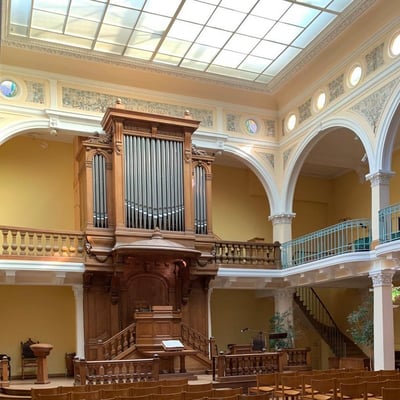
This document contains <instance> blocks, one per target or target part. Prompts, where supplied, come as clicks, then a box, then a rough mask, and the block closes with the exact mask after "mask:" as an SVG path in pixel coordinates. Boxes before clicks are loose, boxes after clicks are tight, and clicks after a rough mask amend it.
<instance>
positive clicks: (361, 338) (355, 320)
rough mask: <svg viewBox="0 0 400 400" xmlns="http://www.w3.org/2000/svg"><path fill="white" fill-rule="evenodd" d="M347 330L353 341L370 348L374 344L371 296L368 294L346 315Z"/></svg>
mask: <svg viewBox="0 0 400 400" xmlns="http://www.w3.org/2000/svg"><path fill="white" fill-rule="evenodd" d="M347 322H348V323H349V325H350V328H349V329H348V332H349V333H350V335H351V337H352V338H353V340H354V343H356V344H359V345H363V346H367V347H369V348H372V346H373V344H374V318H373V297H372V295H369V296H368V297H366V298H365V299H364V300H363V302H362V303H361V304H360V306H359V307H358V309H357V310H355V311H353V312H351V313H350V314H349V315H348V316H347Z"/></svg>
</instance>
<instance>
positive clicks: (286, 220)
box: [268, 213, 296, 225]
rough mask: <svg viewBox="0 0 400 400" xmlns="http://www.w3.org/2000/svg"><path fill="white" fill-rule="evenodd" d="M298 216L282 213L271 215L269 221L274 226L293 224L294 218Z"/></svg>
mask: <svg viewBox="0 0 400 400" xmlns="http://www.w3.org/2000/svg"><path fill="white" fill-rule="evenodd" d="M295 216H296V213H281V214H275V215H270V216H269V217H268V221H271V222H272V224H273V225H277V224H291V223H292V220H293V218H294V217H295Z"/></svg>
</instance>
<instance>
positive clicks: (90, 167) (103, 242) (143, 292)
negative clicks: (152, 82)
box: [74, 104, 217, 359]
mask: <svg viewBox="0 0 400 400" xmlns="http://www.w3.org/2000/svg"><path fill="white" fill-rule="evenodd" d="M102 126H103V130H104V134H97V135H95V136H93V137H90V138H83V137H82V138H78V139H76V141H75V144H74V146H75V154H76V163H75V165H76V171H77V177H78V179H77V182H76V183H77V186H76V194H77V195H78V194H79V199H80V201H79V207H80V212H81V219H80V220H81V229H82V231H84V232H85V235H86V238H87V243H86V251H87V256H86V259H85V269H86V271H85V274H84V308H85V310H84V315H85V324H84V325H85V340H86V347H87V349H88V350H87V354H86V356H87V357H88V359H96V352H95V351H94V348H95V345H94V344H95V343H98V340H99V339H104V338H107V337H111V336H112V335H114V334H116V333H117V332H118V331H120V330H121V329H124V328H126V327H127V326H128V325H129V324H131V323H132V318H134V311H135V310H136V309H138V308H139V307H142V306H143V305H146V307H150V306H170V307H172V308H173V310H175V311H178V310H179V312H180V313H182V322H184V323H186V324H188V325H189V326H191V327H192V328H193V329H195V330H197V331H198V332H200V333H202V334H203V335H207V321H208V319H207V313H208V303H207V301H208V300H207V299H208V296H207V289H208V284H209V281H210V279H211V277H213V276H214V275H215V274H216V270H217V267H216V265H215V264H214V263H213V262H212V261H211V262H209V261H210V260H213V258H212V257H213V256H212V250H213V245H214V241H215V238H214V237H213V235H212V221H211V209H212V207H211V178H212V174H211V167H212V162H213V161H214V157H213V156H211V155H208V154H207V153H206V152H204V151H202V150H199V149H197V148H196V147H195V146H194V145H193V144H192V134H193V132H194V131H195V130H196V129H197V128H198V126H199V122H198V121H194V120H193V119H191V118H190V116H189V115H185V116H184V117H183V118H177V117H171V116H166V115H153V114H147V113H142V112H137V111H132V110H126V109H125V108H123V107H122V106H121V104H116V105H115V107H110V108H108V109H107V110H106V112H105V114H104V117H103V120H102ZM77 197H78V196H77ZM139 305H142V306H139Z"/></svg>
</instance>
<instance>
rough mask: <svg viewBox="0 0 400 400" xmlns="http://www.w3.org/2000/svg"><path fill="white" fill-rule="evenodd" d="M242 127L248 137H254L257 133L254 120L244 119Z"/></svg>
mask: <svg viewBox="0 0 400 400" xmlns="http://www.w3.org/2000/svg"><path fill="white" fill-rule="evenodd" d="M244 125H245V127H246V132H247V133H249V134H250V135H254V134H256V133H257V131H258V125H257V122H256V121H255V120H254V119H251V118H249V119H246V121H245V123H244Z"/></svg>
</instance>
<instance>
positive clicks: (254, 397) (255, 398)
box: [218, 393, 271, 400]
mask: <svg viewBox="0 0 400 400" xmlns="http://www.w3.org/2000/svg"><path fill="white" fill-rule="evenodd" d="M270 398H271V396H270V394H269V393H253V394H245V393H244V394H242V395H240V396H239V400H268V399H270ZM218 400H221V399H218Z"/></svg>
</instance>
